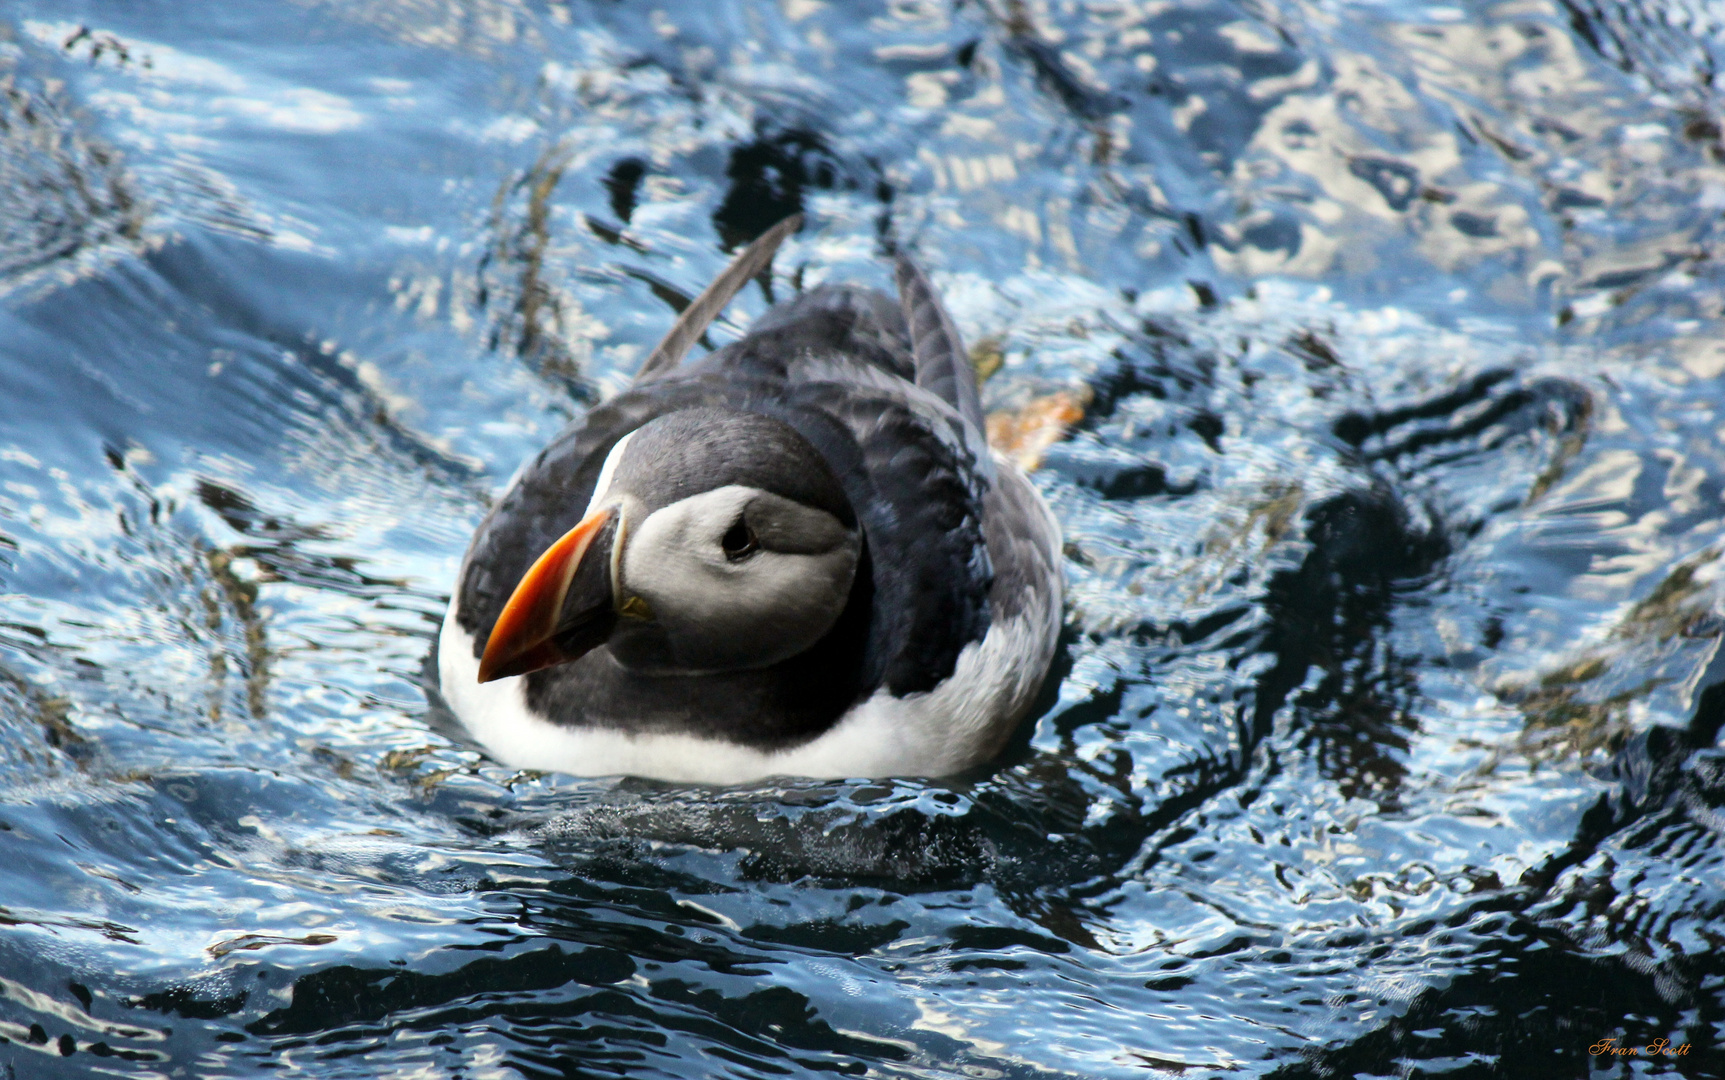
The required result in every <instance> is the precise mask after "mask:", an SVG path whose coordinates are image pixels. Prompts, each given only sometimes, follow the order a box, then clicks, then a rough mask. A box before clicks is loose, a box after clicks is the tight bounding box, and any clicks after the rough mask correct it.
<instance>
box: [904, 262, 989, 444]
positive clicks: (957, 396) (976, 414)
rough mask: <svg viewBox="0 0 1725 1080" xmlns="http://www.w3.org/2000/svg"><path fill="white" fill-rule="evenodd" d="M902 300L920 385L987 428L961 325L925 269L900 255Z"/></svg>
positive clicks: (917, 382) (974, 373)
mask: <svg viewBox="0 0 1725 1080" xmlns="http://www.w3.org/2000/svg"><path fill="white" fill-rule="evenodd" d="M895 276H896V277H897V278H898V297H899V303H900V304H901V305H902V306H903V308H904V317H905V321H906V322H908V323H909V324H910V341H911V351H912V353H913V354H914V355H915V356H916V384H917V385H918V386H920V387H922V388H923V389H925V390H928V391H930V392H932V393H934V394H937V395H939V396H940V397H941V398H942V399H944V400H945V401H946V402H947V403H949V404H950V405H951V406H952V407H953V408H955V409H957V410H958V414H959V415H960V416H962V417H964V418H965V419H966V420H968V421H970V422H971V423H972V424H974V425H975V426H976V430H977V431H979V432H980V431H983V430H984V424H983V419H982V398H981V397H980V396H979V395H978V394H977V391H976V369H975V368H974V367H972V366H971V363H970V356H969V354H968V353H966V352H965V349H964V341H963V339H961V338H960V337H959V336H958V327H956V326H954V325H953V324H952V316H950V315H948V314H947V313H946V307H945V306H944V305H942V304H941V302H940V294H939V293H937V292H935V291H934V285H933V284H932V283H930V282H929V280H928V276H927V275H926V274H924V273H923V272H922V268H921V267H919V266H917V265H916V264H915V263H913V262H911V261H910V259H908V258H906V257H905V256H903V255H900V256H899V257H898V265H897V272H896V275H895Z"/></svg>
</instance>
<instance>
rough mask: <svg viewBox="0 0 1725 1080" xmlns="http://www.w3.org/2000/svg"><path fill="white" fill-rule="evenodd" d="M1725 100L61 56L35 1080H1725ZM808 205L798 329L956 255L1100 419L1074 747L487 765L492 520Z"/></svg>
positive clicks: (567, 29)
mask: <svg viewBox="0 0 1725 1080" xmlns="http://www.w3.org/2000/svg"><path fill="white" fill-rule="evenodd" d="M1722 52H1725V14H1722V13H1721V12H1720V10H1719V9H1718V8H1717V7H1710V6H1707V5H1703V4H1699V3H1695V2H1694V0H1665V3H1664V6H1660V5H1659V4H1656V3H1651V2H1650V3H1645V4H1642V5H1640V6H1623V5H1614V4H1595V3H1592V2H1585V3H1583V2H1575V3H1570V2H1568V0H1564V2H1557V3H1554V2H1548V0H1512V2H1505V3H1495V4H1492V3H1474V4H1419V3H1413V2H1406V0H1404V2H1396V3H1390V2H1384V3H1365V2H1359V3H1340V2H1333V0H1309V2H1302V0H1260V2H1256V3H1233V2H1225V0H1185V2H1179V3H1170V2H1166V0H1143V2H1132V0H1114V2H1104V0H1097V2H1094V3H1055V2H1040V3H1039V2H1031V0H1024V2H1020V0H989V2H982V0H968V2H965V3H960V4H944V3H937V2H929V0H893V2H891V3H858V4H840V3H820V2H818V0H782V2H780V3H777V4H775V3H767V2H743V0H736V2H729V3H715V4H711V5H701V6H699V7H696V6H693V5H670V4H667V5H663V6H662V7H654V6H652V5H646V4H635V3H612V2H601V0H593V2H591V3H555V2H544V3H517V2H515V0H474V2H471V3H464V4H454V3H435V2H430V0H359V2H355V3H346V4H328V3H322V2H317V0H301V2H298V3H295V4H262V3H253V4H247V5H238V6H236V5H232V4H214V3H201V2H195V0H188V2H186V3H181V4H176V5H172V6H170V7H161V6H154V5H136V4H127V3H117V2H115V3H94V2H91V3H81V2H76V0H64V2H61V3H36V4H31V3H17V2H9V3H7V4H5V5H4V6H3V7H0V66H3V69H4V71H3V76H4V87H3V91H4V92H3V94H0V144H3V145H0V175H3V177H4V179H3V181H0V290H3V291H4V301H3V303H0V857H3V858H4V861H5V870H4V871H3V872H0V1038H3V1039H4V1040H5V1041H4V1042H0V1075H4V1076H5V1077H6V1078H7V1080H12V1078H14V1077H35V1076H50V1075H51V1076H56V1077H58V1076H84V1075H91V1076H94V1075H104V1076H109V1075H119V1076H140V1077H142V1076H187V1077H219V1076H250V1075H259V1074H262V1073H264V1072H266V1071H269V1072H273V1073H275V1074H281V1075H307V1076H317V1077H366V1078H373V1077H407V1076H414V1077H422V1076H450V1077H457V1076H459V1077H470V1078H480V1077H492V1076H529V1077H557V1076H598V1075H628V1076H631V1077H636V1076H640V1077H647V1076H665V1077H688V1076H708V1075H711V1076H718V1075H728V1076H783V1075H812V1074H816V1073H823V1074H824V1073H832V1072H838V1073H841V1074H846V1075H879V1076H907V1077H908V1076H975V1077H1043V1076H1077V1077H1126V1076H1146V1075H1149V1076H1164V1075H1166V1076H1176V1075H1177V1076H1187V1077H1191V1076H1206V1077H1207V1076H1230V1077H1232V1076H1266V1075H1268V1076H1276V1077H1285V1078H1293V1077H1332V1076H1353V1075H1375V1076H1403V1077H1415V1076H1435V1075H1439V1074H1442V1075H1446V1076H1492V1075H1501V1076H1515V1077H1537V1076H1554V1077H1573V1076H1580V1075H1583V1074H1585V1073H1589V1070H1590V1069H1592V1070H1597V1071H1598V1072H1599V1073H1600V1074H1601V1075H1629V1074H1636V1075H1640V1074H1643V1073H1672V1074H1678V1075H1684V1076H1697V1077H1699V1076H1720V1075H1725V959H1721V957H1720V953H1719V951H1718V948H1717V947H1718V946H1719V945H1720V944H1721V929H1720V928H1721V926H1725V923H1722V922H1721V918H1722V917H1725V884H1722V882H1725V876H1722V870H1725V816H1722V809H1721V808H1722V807H1725V755H1722V754H1721V752H1720V740H1719V733H1720V728H1721V724H1722V723H1725V688H1722V683H1725V658H1721V657H1720V656H1719V655H1718V653H1719V641H1720V636H1721V633H1722V631H1725V619H1722V616H1725V595H1722V592H1725V583H1722V582H1721V578H1720V564H1719V557H1720V555H1721V553H1722V552H1725V528H1722V526H1721V517H1722V514H1721V510H1722V500H1725V439H1722V435H1725V431H1722V430H1721V428H1720V415H1721V405H1722V403H1725V388H1722V386H1721V382H1720V376H1721V375H1722V374H1725V333H1722V331H1725V314H1722V313H1725V275H1722V272H1721V269H1720V267H1721V255H1725V243H1722V240H1725V238H1722V236H1721V221H1722V217H1721V215H1722V213H1725V137H1722V136H1721V118H1720V113H1721V102H1720V99H1719V94H1718V92H1717V91H1716V90H1715V89H1714V70H1715V67H1716V66H1717V64H1718V62H1719V60H1720V58H1721V55H1722ZM797 208H801V209H803V210H804V211H805V212H806V213H807V214H808V215H809V220H810V226H809V227H808V228H807V229H806V230H805V231H804V232H803V233H802V234H801V235H800V236H799V237H797V238H795V239H793V240H792V241H791V242H790V244H789V245H788V246H787V248H786V249H785V251H784V252H783V253H782V254H781V256H780V258H779V260H778V264H777V277H776V278H775V280H774V289H775V291H776V292H777V293H778V294H779V295H784V294H786V293H787V292H789V291H792V290H794V289H796V288H797V287H799V286H801V287H808V286H811V285H813V284H814V283H816V282H819V281H822V280H860V281H865V282H873V283H876V284H879V285H882V286H887V285H888V284H889V278H888V274H887V270H886V267H885V266H884V265H883V263H882V261H881V259H880V257H879V256H880V251H881V246H882V243H883V238H886V237H890V238H892V239H894V240H896V241H897V242H900V243H904V244H907V245H909V246H911V247H913V248H914V249H915V250H917V251H919V252H921V254H922V258H923V260H924V262H925V263H926V264H927V265H928V266H929V267H930V269H931V271H932V272H933V274H934V276H935V278H936V280H937V282H938V283H939V284H940V285H941V287H942V288H943V289H944V290H945V292H946V294H947V296H948V298H949V301H950V304H951V307H952V308H953V312H954V315H955V317H956V319H957V321H958V322H959V324H960V326H961V329H962V330H963V331H964V332H965V334H966V335H967V338H968V340H970V341H971V342H972V343H973V344H974V345H975V350H974V351H975V354H976V355H977V357H978V358H979V359H980V360H982V361H983V362H984V363H985V366H992V365H994V364H995V363H996V362H998V364H999V369H998V371H997V372H996V373H995V374H994V375H993V376H992V378H990V380H989V381H988V383H987V385H986V387H985V397H986V399H987V402H988V405H989V407H990V408H991V409H993V410H995V411H996V412H998V413H1000V414H1002V415H1003V416H1011V415H1016V414H1019V413H1020V411H1021V410H1026V409H1029V410H1032V411H1034V410H1035V409H1037V408H1038V407H1041V408H1042V409H1043V410H1044V411H1047V407H1048V403H1049V402H1050V401H1055V402H1057V403H1062V404H1060V408H1064V409H1065V410H1066V411H1067V412H1068V413H1070V412H1072V411H1075V410H1074V408H1073V407H1074V406H1076V405H1080V404H1081V405H1082V407H1083V410H1084V418H1083V419H1082V420H1081V421H1080V422H1078V423H1077V424H1076V425H1075V427H1074V429H1073V431H1072V432H1071V433H1070V437H1069V438H1067V439H1066V440H1065V441H1062V442H1059V443H1056V444H1055V445H1053V446H1052V447H1050V448H1049V449H1048V450H1047V452H1046V454H1045V455H1044V460H1043V468H1042V469H1041V471H1039V472H1038V473H1037V474H1036V475H1037V481H1038V483H1039V484H1040V486H1041V487H1042V490H1043V491H1044V492H1045V493H1046V495H1047V496H1048V498H1049V500H1050V502H1051V503H1052V504H1053V506H1054V507H1055V508H1056V511H1057V513H1058V515H1059V516H1060V518H1061V520H1062V521H1063V522H1064V525H1065V528H1066V530H1067V536H1068V560H1067V573H1068V577H1069V583H1070V610H1069V613H1068V618H1067V628H1068V629H1067V632H1066V635H1065V638H1064V639H1063V652H1062V657H1061V659H1060V661H1059V662H1058V665H1057V670H1056V677H1055V678H1054V680H1052V681H1051V683H1050V685H1049V688H1048V690H1047V692H1046V694H1045V699H1044V702H1043V706H1042V707H1041V708H1040V709H1039V715H1038V717H1037V719H1036V720H1035V722H1034V724H1033V725H1029V726H1027V728H1026V730H1025V731H1024V732H1023V733H1022V735H1021V737H1020V738H1019V739H1018V740H1017V741H1016V743H1015V744H1014V746H1013V748H1012V750H1011V752H1010V753H1009V755H1008V757H1007V759H1006V760H1005V761H1003V762H1002V763H1000V764H999V765H998V766H997V767H995V768H992V769H989V770H986V771H985V772H983V773H981V774H978V775H975V776H969V777H962V778H956V779H952V780H947V781H940V782H918V781H909V780H905V781H892V782H868V783H860V782H850V783H846V782H797V783H786V784H780V785H769V786H764V787H760V788H755V789H742V790H707V789H700V788H678V787H672V786H667V785H660V784H653V783H647V782H643V781H638V780H628V779H617V780H576V779H572V778H568V777H562V776H554V775H534V774H517V773H512V772H511V771H510V770H507V769H503V768H500V767H498V766H496V765H494V764H491V763H489V762H487V761H486V760H485V759H484V758H483V757H482V756H481V755H479V754H478V753H476V752H475V751H474V750H472V749H471V748H469V747H466V746H464V745H463V744H461V743H460V742H459V741H458V740H455V739H452V738H450V737H449V736H448V735H447V734H445V732H446V731H447V724H446V723H445V722H444V720H443V718H441V717H440V715H439V714H438V712H437V711H436V710H435V709H434V708H433V707H432V705H431V704H430V703H429V702H428V698H427V695H426V693H425V691H424V689H423V687H422V685H421V683H422V679H423V677H424V668H423V665H424V661H425V657H426V654H427V651H428V649H429V647H430V644H431V641H432V638H433V636H434V632H435V628H436V625H437V622H438V620H439V619H440V617H441V614H442V609H443V605H444V603H445V598H446V595H447V591H448V589H449V586H450V582H451V580H452V578H453V575H454V572H455V568H456V564H457V560H458V559H459V557H460V554H461V552H462V550H463V548H464V546H465V543H466V540H467V537H468V535H469V534H470V532H471V530H472V528H473V526H474V525H475V524H476V523H477V521H478V520H479V517H480V516H481V514H482V513H483V511H484V509H485V506H486V504H487V501H488V499H489V498H490V497H491V496H492V494H493V493H494V492H496V491H497V490H498V489H499V488H500V486H501V485H502V484H503V483H504V482H505V481H506V480H507V478H508V477H509V475H510V474H511V473H512V472H513V471H514V469H515V468H516V466H517V465H518V464H519V463H520V461H521V460H522V459H523V458H524V457H526V456H527V455H529V454H530V453H532V452H534V451H535V450H536V449H537V448H538V447H539V446H541V445H542V444H543V443H544V442H545V441H547V440H548V439H549V438H550V436H551V434H552V433H553V432H555V431H556V430H557V429H558V428H559V427H560V426H561V425H562V424H564V423H565V422H566V421H567V420H569V419H570V418H571V417H574V416H578V415H579V414H580V412H581V410H582V409H583V408H585V407H586V406H587V405H588V404H590V403H591V402H593V401H595V400H598V399H600V398H602V397H603V396H604V395H605V394H607V393H610V392H613V391H615V390H616V389H617V388H618V387H620V386H621V385H623V384H624V383H625V382H626V380H627V378H628V376H629V374H630V373H631V371H632V370H633V367H634V365H635V364H637V363H638V362H639V361H640V359H641V358H642V357H643V356H644V355H645V354H646V351H647V350H649V349H650V348H651V347H652V344H653V343H654V341H655V340H656V339H657V337H658V335H659V334H660V333H662V332H663V331H664V329H665V328H666V327H667V326H668V325H669V323H670V320H671V319H672V318H673V309H674V307H675V305H676V304H677V303H680V298H681V297H683V296H686V295H687V294H690V293H692V292H694V291H696V290H698V289H699V288H700V287H701V286H702V285H703V284H705V282H706V281H707V279H708V278H709V277H710V276H711V275H712V274H713V273H714V272H715V271H716V270H717V269H718V268H719V267H720V266H722V265H723V263H724V262H725V260H726V258H727V255H726V249H727V248H730V247H734V246H735V245H736V244H737V243H739V242H741V241H743V240H746V239H747V238H749V237H751V236H753V235H754V234H756V233H757V232H759V231H760V230H761V229H762V228H763V227H765V226H766V225H768V224H770V223H771V222H773V221H775V220H777V219H778V218H779V217H780V216H782V215H783V214H784V213H786V212H788V211H790V210H793V209H797ZM765 304H766V299H765V297H764V296H763V295H762V294H761V293H760V292H758V291H751V293H750V294H748V295H747V296H745V297H744V298H743V300H742V301H741V302H740V303H739V304H738V305H737V306H736V307H735V308H734V309H733V311H732V313H731V317H730V319H729V320H728V321H727V322H726V323H724V324H723V325H721V326H719V327H717V328H716V329H715V330H714V332H713V334H712V338H713V339H714V341H716V342H717V341H723V340H726V339H728V338H731V337H734V336H735V335H736V333H737V332H738V328H739V327H741V326H744V325H746V324H747V321H748V319H749V318H751V317H752V316H753V315H755V314H758V313H759V312H760V311H761V310H763V309H764V307H765ZM1056 395H1066V396H1065V397H1056ZM1038 403H1040V405H1039V404H1038ZM1054 411H1056V412H1058V411H1060V410H1059V409H1056V410H1054ZM1602 1039H1617V1040H1619V1043H1618V1045H1620V1046H1636V1047H1642V1048H1643V1050H1642V1052H1641V1053H1640V1054H1639V1055H1637V1056H1635V1057H1621V1056H1619V1057H1595V1056H1590V1055H1589V1053H1588V1048H1589V1047H1590V1046H1593V1045H1595V1044H1597V1043H1599V1042H1600V1040H1602ZM1659 1039H1668V1040H1670V1046H1671V1047H1672V1048H1673V1049H1675V1048H1677V1047H1680V1046H1682V1045H1684V1044H1687V1045H1688V1046H1689V1048H1690V1049H1689V1051H1688V1052H1687V1053H1686V1054H1684V1055H1682V1056H1669V1057H1649V1056H1647V1055H1646V1051H1645V1049H1644V1048H1645V1047H1646V1046H1647V1045H1648V1044H1651V1043H1654V1042H1655V1041H1656V1040H1659Z"/></svg>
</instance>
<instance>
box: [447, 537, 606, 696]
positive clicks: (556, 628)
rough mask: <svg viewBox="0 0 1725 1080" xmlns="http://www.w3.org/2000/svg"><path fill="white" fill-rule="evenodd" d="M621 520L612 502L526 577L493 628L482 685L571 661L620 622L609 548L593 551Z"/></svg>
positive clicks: (481, 661) (603, 546)
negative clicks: (614, 602)
mask: <svg viewBox="0 0 1725 1080" xmlns="http://www.w3.org/2000/svg"><path fill="white" fill-rule="evenodd" d="M616 518H617V511H616V509H615V508H613V507H606V508H605V509H603V510H598V511H595V512H594V513H592V514H589V515H588V516H587V517H586V518H584V519H582V521H581V523H580V524H579V525H577V526H575V527H574V528H573V529H570V530H569V531H568V532H566V533H564V534H563V536H562V537H561V538H560V539H559V540H558V541H557V542H556V543H555V544H552V545H551V546H550V547H549V548H547V549H546V550H545V554H543V555H541V556H539V558H538V560H537V561H535V562H534V564H533V565H532V567H531V568H529V569H528V571H527V573H526V574H524V575H522V578H521V583H520V584H519V585H517V586H515V592H514V593H513V594H511V595H510V597H509V602H508V603H506V604H504V605H503V613H502V614H501V615H499V616H497V623H496V625H494V626H493V627H492V628H491V637H490V639H488V640H487V641H486V643H485V655H484V656H482V657H480V658H479V681H480V682H482V683H484V682H490V681H491V680H493V679H503V678H508V677H509V676H511V675H525V674H527V673H528V672H529V671H537V670H539V669H540V668H544V667H550V666H551V665H553V664H561V663H566V662H568V661H570V660H574V659H576V658H578V657H580V656H582V655H583V654H585V653H586V652H588V651H589V650H591V649H593V648H595V647H597V646H598V645H600V644H602V643H603V642H604V641H605V639H606V637H608V636H609V635H610V632H611V627H612V626H613V625H615V623H616V614H615V612H613V611H612V601H611V558H610V555H611V552H610V547H611V545H610V544H609V543H605V544H601V545H599V550H597V551H593V552H592V555H593V557H592V558H589V557H588V553H589V551H590V550H591V549H592V548H593V547H594V540H595V539H596V538H598V537H599V536H600V535H601V534H602V533H603V534H606V535H608V536H614V535H615V532H614V530H612V529H608V528H606V526H608V525H611V524H612V522H613V521H615V520H616ZM577 578H579V580H577ZM572 586H573V588H572ZM572 593H573V594H574V595H571V594H572Z"/></svg>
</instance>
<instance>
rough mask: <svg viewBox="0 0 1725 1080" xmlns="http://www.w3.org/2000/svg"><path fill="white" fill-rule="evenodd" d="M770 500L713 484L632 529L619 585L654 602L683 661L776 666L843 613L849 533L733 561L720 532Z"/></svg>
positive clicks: (700, 665) (701, 666) (712, 666)
mask: <svg viewBox="0 0 1725 1080" xmlns="http://www.w3.org/2000/svg"><path fill="white" fill-rule="evenodd" d="M763 497H765V498H772V496H765V495H764V493H763V492H761V491H759V490H757V489H755V488H750V487H742V486H739V485H729V486H726V487H722V488H716V489H714V490H712V491H707V492H702V493H701V494H699V495H693V496H690V497H689V498H687V499H683V500H681V501H680V502H676V503H673V504H671V505H670V506H666V507H663V508H661V509H659V510H656V511H654V512H653V513H652V514H650V515H648V516H647V518H646V519H645V520H643V521H641V522H640V523H639V524H637V525H635V526H634V527H633V528H632V529H631V531H630V536H629V539H628V543H627V545H626V547H625V548H624V552H623V566H622V570H623V573H622V587H623V589H624V591H626V592H627V593H629V594H631V595H638V596H640V597H641V598H642V599H644V600H645V601H647V603H648V605H649V606H650V607H651V608H652V611H653V616H654V619H655V620H656V621H657V622H658V624H659V627H660V629H662V630H663V632H664V633H665V635H666V638H667V639H668V640H669V641H670V642H671V647H672V649H673V651H674V652H675V653H676V654H677V657H678V660H679V664H680V665H686V666H687V667H689V668H690V669H698V670H717V669H722V668H750V667H765V666H767V665H769V664H773V663H777V662H778V661H780V660H783V659H785V658H787V657H790V656H794V655H796V654H797V653H799V652H801V651H803V650H804V649H806V648H808V647H809V646H810V645H813V644H814V643H815V642H816V641H818V640H819V639H820V637H821V635H823V634H825V633H826V632H827V630H829V629H831V627H832V624H833V623H834V622H835V621H836V620H837V618H838V616H839V614H840V612H842V611H843V610H844V605H845V601H846V599H847V598H848V597H849V595H850V587H851V580H852V578H853V576H854V575H855V573H856V562H857V550H858V543H857V541H856V540H855V536H854V534H852V533H849V532H843V531H841V532H840V533H838V534H837V537H838V538H840V539H844V540H849V541H850V542H848V543H839V544H838V545H837V546H835V547H833V548H832V549H830V550H827V551H821V552H817V553H811V554H807V555H800V554H788V553H785V552H781V551H772V550H767V549H764V548H763V549H761V550H759V551H757V552H756V553H755V554H753V555H751V556H749V557H748V558H744V559H739V560H737V561H735V562H733V561H732V560H730V559H728V558H726V557H725V553H724V549H723V548H722V547H721V546H720V539H721V537H723V536H724V534H725V532H726V531H727V530H728V529H730V528H731V527H732V526H733V525H734V524H736V522H737V520H738V519H739V518H740V517H741V516H742V514H743V510H744V508H745V507H747V506H748V505H749V504H750V503H751V502H752V501H755V500H758V499H761V498H763ZM752 512H753V511H751V513H752ZM804 512H809V513H818V511H807V510H805V511H804Z"/></svg>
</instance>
